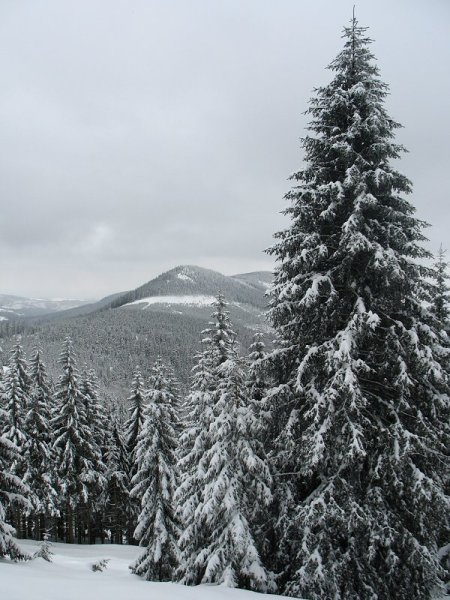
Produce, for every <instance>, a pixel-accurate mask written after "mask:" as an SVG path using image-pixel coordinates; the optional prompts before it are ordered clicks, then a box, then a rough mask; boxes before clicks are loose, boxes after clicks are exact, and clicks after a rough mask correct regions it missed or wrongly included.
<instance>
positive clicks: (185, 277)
mask: <svg viewBox="0 0 450 600" xmlns="http://www.w3.org/2000/svg"><path fill="white" fill-rule="evenodd" d="M190 275H193V273H192V271H190V270H189V269H182V270H181V271H180V272H179V273H178V274H177V278H178V279H181V280H182V281H188V282H189V283H195V281H194V280H193V279H192V277H190Z"/></svg>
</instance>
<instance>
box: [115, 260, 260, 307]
mask: <svg viewBox="0 0 450 600" xmlns="http://www.w3.org/2000/svg"><path fill="white" fill-rule="evenodd" d="M270 279H271V274H270V273H266V272H262V273H246V274H243V275H235V276H232V277H229V276H227V275H222V273H218V272H217V271H212V270H211V269H204V268H202V267H196V266H192V265H182V266H179V267H175V268H174V269H171V270H170V271H167V272H166V273H162V274H161V275H159V276H158V277H156V278H155V279H152V280H151V281H148V282H147V283H145V284H144V285H141V286H140V287H138V288H136V289H135V290H132V291H130V292H127V293H125V294H123V295H122V296H119V297H118V298H116V299H115V300H114V302H112V303H111V307H112V308H118V307H120V306H124V305H130V304H131V303H134V304H138V303H136V300H147V299H148V298H156V297H170V298H173V297H174V296H177V297H180V296H185V297H190V298H192V297H193V296H196V297H198V302H200V303H201V297H211V296H213V297H214V296H216V295H217V294H218V293H219V292H221V293H222V294H223V295H224V296H225V298H226V299H227V300H228V301H229V302H233V303H236V304H241V305H250V306H254V307H258V308H260V309H263V308H265V306H266V304H267V301H266V298H265V297H264V294H265V292H266V290H267V282H268V281H269V280H270ZM154 302H159V303H162V302H163V301H162V300H160V301H156V300H155V301H153V303H154ZM166 303H169V301H167V302H166ZM170 303H171V304H175V302H173V301H170ZM177 303H179V304H182V303H183V302H181V301H180V302H177ZM186 303H192V300H190V301H189V302H186ZM147 304H148V303H147ZM203 305H204V304H203ZM141 308H142V307H141Z"/></svg>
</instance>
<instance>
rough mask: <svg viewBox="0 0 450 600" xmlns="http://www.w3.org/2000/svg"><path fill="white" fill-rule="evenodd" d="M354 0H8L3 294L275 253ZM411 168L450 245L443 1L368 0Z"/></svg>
mask: <svg viewBox="0 0 450 600" xmlns="http://www.w3.org/2000/svg"><path fill="white" fill-rule="evenodd" d="M352 4H353V2H352V1H347V0H342V1H340V2H335V1H333V0H322V1H319V2H314V3H312V2H298V1H297V0H285V1H284V2H282V3H279V2H262V1H260V0H247V1H246V2H240V1H238V0H227V1H217V2H209V1H207V0H202V1H199V0H190V1H189V2H185V1H182V0H179V1H170V0H169V1H164V2H163V1H162V0H158V1H154V2H151V1H144V0H142V1H138V0H134V1H133V2H127V1H125V0H102V1H100V0H98V1H97V0H89V1H88V0H82V1H75V0H67V1H66V2H59V1H57V0H53V1H49V0H41V1H40V2H27V1H23V2H15V1H12V0H10V1H5V2H3V3H2V4H1V6H0V68H1V73H2V78H1V80H0V91H1V93H0V136H1V140H2V152H1V158H0V193H1V198H2V205H1V211H0V253H1V256H2V266H3V267H4V268H2V284H1V291H2V292H4V293H6V292H9V293H22V294H27V295H28V294H29V295H39V296H66V297H69V296H70V297H93V296H101V295H104V294H106V293H110V292H113V291H117V290H120V289H127V288H131V287H134V286H136V285H139V284H141V283H142V282H144V281H146V280H148V279H150V278H151V277H153V276H155V275H157V274H158V273H159V272H161V271H162V270H164V269H168V268H170V267H172V266H175V265H177V264H181V263H194V264H200V265H203V266H208V267H211V268H215V269H218V270H221V271H223V272H228V273H231V272H238V271H248V270H252V269H260V268H270V267H271V261H270V259H269V258H268V257H267V256H265V255H264V254H263V252H262V251H263V249H264V248H266V247H267V246H269V245H270V244H271V243H272V234H273V232H274V231H276V230H277V229H279V228H280V227H282V225H283V218H282V217H281V215H280V214H279V212H280V210H281V209H282V208H283V207H284V201H283V195H284V193H285V192H286V191H287V190H288V189H289V183H288V182H287V177H288V175H289V173H290V172H292V171H293V170H295V169H296V168H297V167H298V166H299V164H300V161H301V151H300V148H299V144H298V138H299V137H300V136H301V135H302V134H303V133H304V127H305V124H306V117H305V116H304V115H303V111H304V110H305V109H306V108H307V100H308V98H309V97H310V96H311V94H312V89H313V88H314V87H315V86H317V85H322V84H324V83H326V82H327V81H328V80H329V78H330V73H329V72H327V71H326V70H325V68H324V67H325V66H326V65H327V64H328V63H329V62H330V61H331V60H332V59H333V58H334V56H335V54H336V53H337V52H338V51H339V49H340V47H341V40H340V32H341V28H342V26H343V25H344V24H345V23H346V22H347V21H348V19H349V18H350V16H351V10H352ZM357 11H358V15H359V18H360V22H361V24H363V25H368V26H369V27H370V35H371V36H372V37H373V38H374V39H375V40H376V42H375V43H374V46H373V50H374V52H375V54H376V56H377V58H378V60H379V66H380V69H381V74H382V78H383V79H384V80H385V81H386V82H387V83H389V84H390V86H391V96H390V97H389V98H388V109H389V111H390V113H391V114H392V116H393V117H394V118H395V119H397V120H399V121H400V122H402V123H403V124H404V125H405V128H404V129H402V130H401V131H400V132H399V136H398V137H399V140H400V141H401V142H402V143H404V144H405V145H406V146H407V147H408V149H409V151H410V152H409V154H408V155H406V156H405V158H404V159H403V160H402V162H401V164H400V165H399V166H400V169H401V170H402V171H403V172H404V173H405V174H406V175H408V176H409V177H410V178H411V179H412V180H413V183H414V184H415V187H414V194H413V196H412V198H411V200H412V202H413V203H414V204H415V205H416V206H417V208H418V215H419V217H420V218H423V219H425V220H427V221H428V222H430V223H431V224H432V225H433V227H432V228H430V229H429V230H428V236H429V237H430V248H431V249H432V250H434V249H435V248H436V247H437V246H438V245H439V243H440V242H442V243H443V244H444V245H449V244H448V243H447V242H448V233H447V232H448V228H449V225H450V222H449V221H450V218H449V211H448V210H447V204H448V200H449V198H450V184H449V182H448V177H447V174H446V173H447V169H448V163H449V155H450V150H449V145H448V139H450V119H449V109H448V98H449V97H450V78H449V76H448V65H449V58H450V56H449V55H450V44H449V41H448V26H449V23H450V5H449V3H448V2H447V1H446V0H441V1H438V0H434V1H433V2H431V3H428V4H427V5H426V6H425V5H424V4H423V2H420V1H419V0H417V1H411V0H410V1H406V0H404V1H399V2H396V3H395V4H394V5H392V3H390V2H388V1H387V0H380V1H379V2H376V3H373V2H371V1H370V0H364V1H361V2H359V3H358V7H357Z"/></svg>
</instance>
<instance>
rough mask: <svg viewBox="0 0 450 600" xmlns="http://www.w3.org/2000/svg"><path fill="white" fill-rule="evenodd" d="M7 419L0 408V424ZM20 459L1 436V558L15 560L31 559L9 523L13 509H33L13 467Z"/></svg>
mask: <svg viewBox="0 0 450 600" xmlns="http://www.w3.org/2000/svg"><path fill="white" fill-rule="evenodd" d="M5 418H6V415H5V412H4V411H3V409H2V408H0V422H2V421H3V420H4V419H5ZM18 459H19V451H18V448H17V446H15V445H14V444H13V443H12V442H11V441H10V440H8V439H7V438H6V437H5V436H2V435H0V558H3V557H5V556H7V557H9V558H11V559H13V560H25V559H27V558H29V556H28V555H27V554H26V552H23V551H22V550H21V549H20V548H19V546H18V545H17V543H16V541H15V539H14V537H13V536H14V533H15V530H14V527H13V526H12V525H11V524H10V523H8V522H7V512H11V509H13V508H17V507H18V508H19V509H20V510H22V511H27V510H29V509H30V508H31V505H30V502H29V500H28V495H29V491H30V490H29V488H28V486H27V485H26V484H24V483H23V482H22V480H21V479H20V478H19V477H18V476H17V475H15V474H14V472H13V469H12V465H13V464H14V463H15V462H16V461H17V460H18Z"/></svg>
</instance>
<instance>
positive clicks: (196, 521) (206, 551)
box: [178, 296, 271, 591]
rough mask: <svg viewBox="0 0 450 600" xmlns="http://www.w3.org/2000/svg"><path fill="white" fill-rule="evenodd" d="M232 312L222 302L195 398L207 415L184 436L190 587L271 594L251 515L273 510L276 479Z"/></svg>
mask: <svg viewBox="0 0 450 600" xmlns="http://www.w3.org/2000/svg"><path fill="white" fill-rule="evenodd" d="M225 308H226V303H225V301H224V299H223V297H222V296H219V297H218V300H217V303H216V311H215V313H214V314H213V318H214V322H213V323H211V326H210V328H209V329H208V330H206V331H205V332H204V333H206V335H207V337H206V338H205V339H204V344H205V345H206V350H205V351H204V352H203V354H202V355H201V356H200V360H199V362H198V365H197V370H196V372H195V377H194V384H195V387H196V389H194V390H193V392H192V394H191V398H192V400H195V399H197V400H200V403H199V404H200V406H199V407H197V411H195V412H194V415H197V414H198V410H199V408H200V410H201V411H202V413H203V414H202V415H201V416H200V415H199V416H200V418H201V420H200V423H195V419H194V420H193V421H194V422H193V424H192V425H191V428H190V430H189V431H188V433H187V434H185V436H184V450H185V451H184V454H183V457H182V461H181V464H182V466H183V467H184V470H185V473H186V474H185V476H184V479H185V481H184V483H183V485H182V486H181V488H180V492H179V494H178V495H179V498H180V500H181V502H182V515H183V526H184V528H185V529H184V532H183V535H182V538H181V548H182V552H183V562H182V565H181V571H182V581H183V582H184V583H187V584H194V585H195V584H198V583H224V584H225V585H228V586H231V587H235V586H241V587H250V588H253V589H259V590H262V591H267V589H269V588H270V578H269V576H268V573H267V572H266V570H265V569H264V567H263V566H262V564H261V560H260V556H259V552H258V548H257V544H256V542H255V537H254V533H253V530H252V524H251V523H249V516H250V515H252V514H254V505H255V503H257V502H258V503H260V505H261V506H264V505H266V506H267V504H269V503H270V500H271V493H270V474H269V471H268V467H267V464H266V463H265V462H264V460H263V458H262V457H261V455H260V454H259V453H258V450H259V449H260V445H258V443H257V441H256V440H255V439H254V437H253V429H254V422H253V418H252V417H253V414H252V411H251V404H250V402H249V400H248V397H247V395H246V392H247V388H246V385H245V378H244V374H243V370H242V368H241V359H239V358H238V356H237V353H236V350H235V346H234V339H235V335H234V333H233V331H232V329H231V324H230V321H229V316H228V312H227V311H226V310H225ZM192 400H191V402H192ZM199 425H200V427H199Z"/></svg>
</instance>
